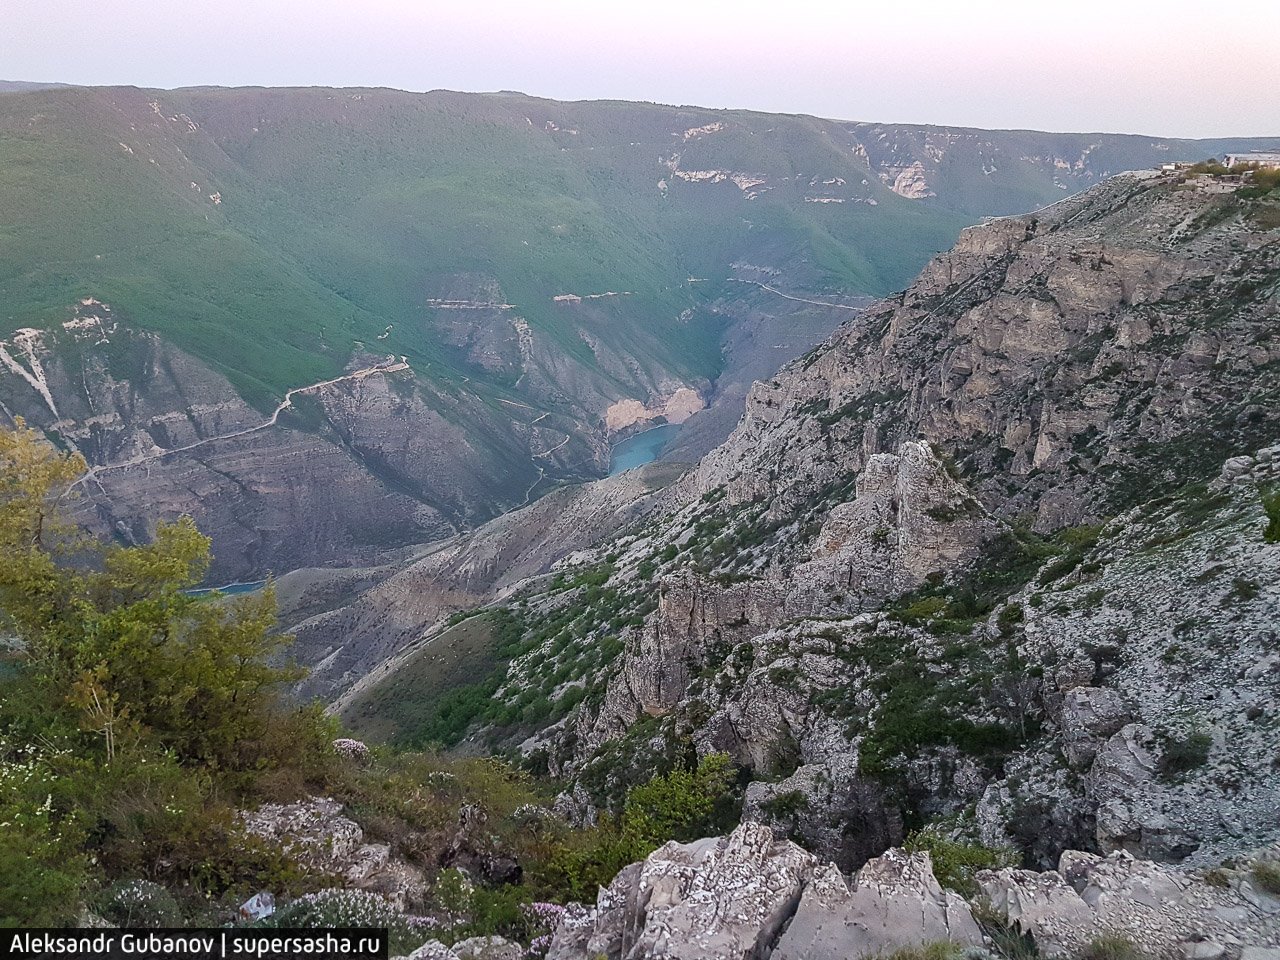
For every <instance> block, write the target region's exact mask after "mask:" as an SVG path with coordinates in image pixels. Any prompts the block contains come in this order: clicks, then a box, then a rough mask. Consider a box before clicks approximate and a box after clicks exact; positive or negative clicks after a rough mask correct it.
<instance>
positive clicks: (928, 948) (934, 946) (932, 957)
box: [881, 940, 964, 960]
mask: <svg viewBox="0 0 1280 960" xmlns="http://www.w3.org/2000/svg"><path fill="white" fill-rule="evenodd" d="M962 956H964V950H963V948H961V947H960V946H958V945H957V944H954V943H950V942H948V941H945V940H939V941H936V942H935V943H926V944H924V945H923V946H919V947H899V948H898V949H897V950H895V951H893V952H892V953H887V954H882V955H881V958H882V960H958V958H959V957H962Z"/></svg>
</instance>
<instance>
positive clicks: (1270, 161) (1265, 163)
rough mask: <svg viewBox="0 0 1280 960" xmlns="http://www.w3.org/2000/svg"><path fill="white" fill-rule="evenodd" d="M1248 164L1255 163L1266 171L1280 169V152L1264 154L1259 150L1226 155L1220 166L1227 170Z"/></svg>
mask: <svg viewBox="0 0 1280 960" xmlns="http://www.w3.org/2000/svg"><path fill="white" fill-rule="evenodd" d="M1249 163H1256V164H1257V165H1258V166H1260V167H1266V168H1268V169H1270V168H1273V167H1280V152H1277V153H1270V152H1267V153H1264V152H1263V151H1261V150H1255V151H1254V152H1253V153H1228V154H1227V155H1226V156H1225V157H1223V158H1222V165H1223V166H1224V167H1226V168H1227V169H1228V170H1230V169H1231V168H1232V167H1239V166H1242V165H1244V164H1249Z"/></svg>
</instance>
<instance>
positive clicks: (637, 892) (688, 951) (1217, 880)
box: [547, 822, 1280, 960]
mask: <svg viewBox="0 0 1280 960" xmlns="http://www.w3.org/2000/svg"><path fill="white" fill-rule="evenodd" d="M1278 859H1280V848H1272V849H1269V850H1267V851H1264V852H1263V853H1261V854H1259V855H1258V856H1257V857H1256V858H1255V859H1254V860H1253V861H1251V862H1250V863H1249V864H1245V865H1244V866H1243V867H1242V868H1241V869H1236V870H1226V869H1220V870H1218V871H1216V872H1211V873H1210V874H1207V875H1195V874H1191V873H1187V872H1184V871H1180V870H1178V869H1176V868H1173V867H1169V866H1164V865H1160V864H1156V863H1151V862H1148V861H1142V860H1137V859H1135V858H1133V857H1132V856H1130V855H1129V854H1127V853H1124V852H1116V853H1113V854H1110V855H1109V856H1106V857H1099V856H1095V855H1092V854H1087V853H1080V852H1078V851H1067V852H1065V853H1063V855H1062V859H1061V862H1060V864H1059V867H1058V869H1057V870H1050V871H1046V872H1043V873H1037V872H1034V871H1029V870H1015V869H1001V870H988V871H983V872H982V873H980V874H978V877H977V880H978V885H979V886H980V888H981V895H980V896H978V897H975V898H974V900H973V902H969V901H967V900H966V899H965V898H964V897H962V896H961V895H960V894H958V893H956V892H954V891H952V890H947V889H944V888H943V887H942V886H941V885H940V884H939V882H938V880H937V879H936V877H935V876H934V872H933V864H932V861H931V859H930V856H929V854H928V853H924V852H919V853H908V852H906V851H904V850H902V849H900V848H893V849H890V850H888V851H886V852H885V853H884V854H882V855H881V856H879V857H877V858H875V859H873V860H870V861H868V862H867V863H866V864H864V865H863V867H862V868H861V869H860V870H858V872H857V873H856V874H855V875H854V876H853V877H852V878H851V879H846V877H845V876H844V875H843V874H842V873H841V872H840V871H839V870H838V869H837V868H836V867H835V866H834V865H833V864H830V863H823V862H821V861H820V860H819V859H818V858H817V857H815V856H813V854H811V853H809V852H807V851H806V850H804V849H802V848H801V847H799V846H797V845H796V844H794V843H792V842H791V841H789V840H779V839H776V838H775V837H774V835H773V833H772V831H770V829H769V828H768V827H766V826H764V825H762V824H759V823H752V822H746V823H743V824H741V825H740V826H738V827H737V828H736V829H735V830H734V831H733V832H732V833H731V834H729V835H728V836H727V837H711V838H706V839H702V840H696V841H694V842H692V843H685V844H681V843H674V842H672V843H668V844H667V845H666V846H664V847H662V848H660V849H659V850H657V851H655V852H654V853H653V854H651V855H650V856H649V857H648V858H647V859H646V860H645V861H643V862H642V863H635V864H632V865H631V866H629V867H626V868H625V869H623V870H622V872H621V873H619V874H618V876H617V877H616V878H615V879H614V881H613V882H612V883H611V884H610V885H609V886H608V887H605V888H602V889H601V890H600V894H599V897H598V898H597V900H596V904H595V906H594V907H584V906H581V905H571V906H570V907H569V909H568V910H566V912H565V914H564V917H563V919H562V920H561V922H560V925H559V926H558V928H557V929H556V931H555V935H554V938H553V941H552V944H551V947H550V950H549V952H548V953H547V958H548V960H596V958H600V957H604V958H607V960H713V958H714V960H860V958H864V957H878V956H885V955H888V954H890V953H892V952H894V951H896V950H902V949H905V948H912V947H917V948H918V947H925V946H929V945H932V944H937V943H950V944H953V945H954V946H955V947H956V948H957V952H959V951H960V950H961V949H964V950H966V951H967V952H968V954H969V955H971V956H990V955H991V953H990V951H994V950H996V949H997V947H998V945H999V944H1001V943H1008V942H1010V941H1009V938H1010V937H1012V938H1015V939H1016V938H1018V937H1026V936H1029V937H1031V938H1032V939H1033V940H1034V943H1035V946H1036V948H1038V950H1039V951H1040V953H1041V954H1042V955H1044V956H1048V957H1082V956H1086V955H1091V951H1095V948H1096V947H1097V946H1098V945H1099V944H1112V945H1115V944H1125V945H1126V946H1129V947H1131V948H1132V949H1133V950H1134V951H1135V952H1134V953H1133V954H1132V955H1134V956H1142V955H1145V956H1149V957H1152V958H1155V957H1170V958H1176V957H1181V958H1187V960H1219V958H1221V960H1275V958H1276V957H1278V956H1280V897H1277V896H1276V895H1275V894H1274V893H1267V892H1266V891H1265V890H1262V889H1261V888H1260V886H1259V885H1257V884H1256V883H1255V882H1253V881H1252V880H1250V879H1249V878H1250V877H1252V876H1255V874H1256V872H1257V868H1258V865H1259V864H1269V863H1270V864H1274V863H1275V862H1276V861H1277V860H1278ZM1251 870H1252V871H1253V872H1250V871H1251Z"/></svg>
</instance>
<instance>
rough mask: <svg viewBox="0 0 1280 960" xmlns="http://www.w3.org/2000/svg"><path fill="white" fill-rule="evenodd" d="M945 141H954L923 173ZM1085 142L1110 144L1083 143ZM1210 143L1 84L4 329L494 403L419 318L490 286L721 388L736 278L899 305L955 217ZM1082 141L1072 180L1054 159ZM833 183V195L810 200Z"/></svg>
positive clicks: (647, 365) (554, 106)
mask: <svg viewBox="0 0 1280 960" xmlns="http://www.w3.org/2000/svg"><path fill="white" fill-rule="evenodd" d="M699 128H703V132H699ZM885 130H889V131H890V132H891V133H892V134H893V141H894V143H889V146H888V147H887V146H886V143H888V142H889V141H888V137H887V135H886V134H885V133H884V131H885ZM939 136H942V137H943V139H944V140H945V141H946V142H947V143H951V144H954V146H953V148H952V149H951V151H950V153H949V154H946V155H945V156H944V157H943V159H942V160H941V161H938V162H936V163H935V162H934V160H933V159H931V156H932V155H931V154H930V150H929V148H930V144H931V143H933V142H934V141H935V140H936V139H937V137H939ZM1095 140H1103V141H1105V142H1106V146H1105V148H1097V147H1095V148H1094V149H1093V150H1092V151H1091V150H1090V149H1088V148H1089V145H1090V144H1092V143H1093V142H1094V141H1095ZM863 141H865V143H866V145H863ZM897 141H901V142H900V143H898V142H897ZM1240 143H1241V142H1239V141H1236V142H1233V144H1234V145H1236V146H1239V145H1240ZM1170 144H1172V145H1173V146H1172V147H1170V146H1169V145H1170ZM1214 146H1218V145H1217V144H1215V145H1214ZM890 148H892V150H896V151H897V153H893V154H892V155H891V156H890V155H889V154H885V150H888V149H890ZM1207 149H1208V147H1207V145H1201V144H1194V143H1188V142H1181V143H1175V142H1172V141H1166V142H1163V143H1160V142H1157V141H1152V140H1149V139H1146V138H1120V137H1097V136H1094V137H1092V138H1091V137H1088V136H1085V135H1050V134H1036V133H1021V132H1019V133H989V132H983V131H941V132H939V131H938V130H937V129H936V128H923V127H917V128H880V127H868V126H867V125H859V124H841V123H834V122H830V121H823V120H818V119H814V118H809V117H790V116H776V115H768V114H756V113H749V112H740V111H739V112H730V111H711V110H701V109H695V108H675V107H663V106H656V105H651V104H633V103H611V102H596V103H557V102H554V101H547V100H538V99H535V98H530V97H525V96H521V95H517V94H501V95H469V94H456V93H448V92H436V93H430V94H411V93H404V92H400V91H394V90H383V89H378V90H347V89H344V90H335V89H315V88H310V89H217V88H209V89H190V90H179V91H172V92H169V91H147V90H138V89H135V88H66V89H41V90H34V91H22V92H15V93H8V94H5V95H4V96H2V97H0V305H2V306H0V336H7V335H8V334H10V333H11V332H12V331H13V330H14V329H16V328H19V327H23V326H32V325H36V326H39V325H43V324H48V323H52V322H54V321H57V320H59V319H65V317H66V316H67V309H68V306H69V305H70V304H71V303H73V302H74V301H75V300H77V299H79V298H82V297H89V296H92V297H96V298H98V299H100V300H103V301H106V302H109V303H111V304H112V305H113V306H114V307H115V308H116V311H117V313H118V315H119V316H121V317H123V318H125V319H126V320H127V321H128V322H130V323H133V324H136V325H139V326H141V327H143V328H146V329H151V330H155V331H159V332H161V333H163V334H164V335H165V336H167V337H169V338H171V339H172V340H173V341H174V342H176V343H177V344H178V345H179V346H182V347H184V348H186V349H188V350H190V351H192V352H193V353H195V354H196V355H198V356H199V357H201V358H203V359H205V360H207V361H210V362H212V363H213V364H214V365H215V366H217V367H218V368H220V369H222V370H223V371H224V372H226V373H227V374H228V375H229V376H230V377H231V378H232V380H233V382H235V383H236V384H237V385H238V387H239V388H240V389H241V390H242V391H243V392H244V394H245V395H246V397H248V398H250V399H251V400H253V401H254V402H256V403H259V404H260V405H266V404H267V403H268V402H269V400H270V398H271V397H278V396H279V395H280V394H281V393H283V392H284V390H286V389H288V388H289V387H291V386H296V385H298V384H301V383H306V382H311V381H314V380H317V379H320V378H322V377H325V376H328V375H332V374H333V373H335V372H336V371H338V370H339V369H340V368H341V367H342V366H343V365H344V364H345V363H346V362H347V361H348V359H349V357H350V355H351V353H352V352H353V350H355V349H357V348H358V346H359V345H361V344H363V345H364V347H365V348H366V349H367V350H368V351H369V352H377V353H392V352H394V353H398V354H400V353H402V354H405V355H407V356H409V357H410V359H411V361H414V368H415V369H416V370H419V371H420V372H421V371H429V375H430V376H431V377H432V378H433V379H434V380H436V381H438V382H440V383H443V384H446V385H447V384H448V383H449V382H450V381H451V380H454V379H456V378H459V377H462V376H467V377H469V378H471V379H473V380H474V379H476V378H478V379H480V380H481V381H486V380H488V381H491V384H490V385H491V388H492V389H493V390H495V391H498V392H501V391H503V390H504V389H505V388H506V386H507V385H505V384H504V383H503V381H502V377H501V376H499V375H497V374H493V373H491V372H490V373H485V372H483V371H477V370H476V369H474V367H472V366H468V364H467V362H466V361H465V360H464V359H463V358H461V357H460V356H459V353H458V351H457V350H454V349H452V348H450V347H449V346H448V345H447V344H446V342H445V340H444V338H442V337H441V335H440V333H439V329H438V326H437V324H436V323H435V321H434V319H433V315H432V311H431V310H430V309H429V308H428V305H427V301H428V300H429V299H431V298H450V297H457V296H458V294H457V293H456V291H457V290H458V289H459V285H460V284H461V285H462V286H463V287H466V286H467V285H468V284H470V285H472V286H474V285H476V284H479V285H480V286H481V287H483V288H484V289H486V290H488V291H490V292H491V293H494V292H496V293H499V294H500V296H501V298H502V300H503V301H505V302H507V303H511V304H513V305H514V308H515V309H516V310H518V312H519V315H520V316H522V317H524V318H525V319H526V320H527V321H528V322H529V324H530V325H531V327H532V328H533V329H534V330H535V331H537V332H539V333H540V334H541V335H542V336H543V337H545V338H550V339H551V340H553V341H554V342H555V343H556V344H557V345H558V346H559V347H560V348H561V349H562V350H563V353H564V354H565V355H566V356H567V357H568V358H571V359H572V360H573V361H575V362H576V363H577V364H580V365H583V366H586V367H592V368H594V367H597V366H598V363H597V361H598V359H599V358H598V356H597V353H598V351H599V350H601V349H607V351H609V352H610V353H611V354H612V355H614V356H621V357H626V358H630V359H629V361H628V362H634V363H636V364H638V365H639V366H640V367H641V368H643V369H645V370H648V371H650V372H657V373H663V372H669V373H673V374H675V375H678V376H682V377H694V378H697V377H705V378H708V379H711V378H714V377H715V375H716V373H717V371H718V369H719V364H720V354H719V343H720V336H721V333H722V323H721V321H720V320H718V319H715V318H713V317H711V316H710V315H709V314H708V313H707V312H705V311H704V310H703V306H704V304H705V302H706V299H707V298H714V297H715V296H716V295H717V293H718V292H719V289H718V287H717V286H716V284H715V282H714V281H716V280H719V279H722V278H724V277H726V276H727V275H729V274H730V273H731V272H732V271H733V269H734V267H733V265H734V264H742V263H749V264H751V265H753V266H763V267H767V268H770V269H773V270H776V271H778V274H777V275H778V276H780V277H782V278H783V281H782V282H784V283H785V284H786V285H789V286H791V287H792V288H794V289H802V290H807V291H809V292H823V293H828V294H835V295H838V294H880V293H885V292H887V291H889V290H891V289H894V288H896V287H899V286H901V285H902V284H904V283H905V282H906V281H907V280H908V279H909V278H910V277H911V276H912V275H914V273H915V272H916V271H917V270H918V269H919V267H920V266H921V265H922V263H923V262H924V260H926V259H927V258H928V257H929V256H930V255H932V254H933V253H934V252H935V251H937V250H939V249H942V248H945V247H946V246H947V245H948V244H949V243H950V242H951V240H952V239H953V238H954V235H955V234H956V232H957V231H958V230H959V229H960V227H962V226H963V225H964V224H966V223H969V222H972V221H973V220H975V219H976V218H978V217H979V216H981V215H984V214H988V213H1006V212H1011V210H1015V209H1025V208H1028V207H1031V206H1036V205H1038V204H1040V203H1043V202H1047V201H1049V200H1052V199H1054V198H1055V197H1057V196H1061V195H1063V190H1064V186H1063V178H1064V177H1065V178H1066V180H1068V181H1069V183H1070V187H1071V189H1073V190H1074V189H1075V188H1076V187H1079V186H1084V185H1086V184H1087V183H1088V182H1092V180H1093V179H1096V178H1097V177H1099V176H1101V175H1104V174H1106V173H1109V172H1112V171H1113V170H1114V169H1119V168H1121V167H1123V166H1135V165H1149V164H1151V163H1154V162H1155V161H1157V160H1160V159H1165V158H1167V157H1169V156H1172V155H1174V154H1175V153H1177V154H1179V155H1186V156H1200V155H1202V154H1203V153H1205V152H1206V151H1207ZM1171 151H1172V152H1171ZM891 152H892V151H891ZM933 152H934V153H936V152H937V151H936V150H935V151H933ZM1081 152H1083V153H1084V155H1085V158H1086V161H1088V162H1086V163H1084V164H1083V165H1082V166H1081V167H1080V169H1079V170H1068V171H1066V172H1065V173H1064V171H1063V170H1061V169H1059V168H1058V167H1056V166H1055V165H1054V163H1053V161H1052V159H1051V158H1052V157H1054V156H1057V155H1059V154H1066V155H1068V157H1074V156H1076V155H1077V154H1080V153H1081ZM881 154H884V156H881ZM917 155H918V156H919V157H923V158H924V159H925V160H928V161H929V163H931V164H933V167H930V168H929V171H928V176H930V177H931V178H932V184H933V188H934V190H935V195H934V196H933V197H930V198H927V199H920V200H912V199H906V198H904V197H902V196H899V195H898V194H897V193H894V192H893V191H892V190H891V189H889V187H890V186H891V185H892V177H891V176H890V175H882V174H883V171H882V170H880V169H879V167H876V169H874V170H873V167H874V166H875V165H877V164H880V165H883V164H886V163H887V164H897V165H904V164H906V163H908V162H910V161H911V160H912V159H913V158H914V157H916V156H917ZM996 156H998V160H994V161H991V162H988V161H989V160H990V159H991V157H996ZM868 157H870V160H868V159H867V158H868ZM885 157H888V159H885ZM1090 157H1094V158H1095V159H1096V158H1102V159H1103V160H1105V164H1104V165H1103V166H1099V165H1098V164H1097V163H1095V162H1093V161H1091V160H1089V158H1090ZM1046 158H1049V159H1046ZM984 164H987V166H994V167H996V168H997V169H996V170H994V171H990V170H987V169H986V168H985V167H984ZM935 167H936V169H934V168H935ZM707 171H711V172H715V171H719V172H721V173H724V174H725V175H726V176H725V177H723V178H720V179H719V180H716V179H715V178H714V177H709V176H704V175H703V174H704V173H705V172H707ZM891 173H892V170H891V171H890V174H891ZM730 174H735V175H738V176H739V177H741V178H745V179H742V182H741V183H735V182H733V180H732V179H730V178H729V177H728V175H730ZM700 177H701V179H699V178H700ZM755 180H758V181H759V184H758V185H757V186H754V187H753V186H743V185H742V183H748V184H749V183H750V182H751V181H755ZM660 181H661V183H660ZM832 190H837V191H838V192H841V196H840V197H838V198H828V201H827V202H820V201H821V200H822V196H821V195H822V194H823V191H826V192H827V193H830V192H831V191H832ZM815 194H818V195H819V196H815ZM837 201H838V202H837ZM691 276H696V277H699V278H710V280H711V281H712V282H711V283H709V284H703V285H700V286H698V285H690V284H688V283H686V282H685V281H686V280H687V278H689V277H691ZM607 291H615V292H621V291H625V292H628V293H629V294H630V296H628V297H625V298H615V299H614V300H613V301H601V302H600V306H599V307H597V308H595V309H593V310H592V311H591V312H590V314H589V315H588V316H587V318H586V319H584V317H583V315H582V312H581V311H577V312H575V311H573V310H568V309H566V308H565V307H564V305H563V304H558V303H556V302H555V301H554V300H553V298H554V297H556V296H560V295H563V294H570V293H572V294H599V293H604V292H607ZM388 327H390V332H389V333H388V332H387V328H388ZM264 346H269V349H264ZM597 372H598V371H597ZM473 389H474V387H473Z"/></svg>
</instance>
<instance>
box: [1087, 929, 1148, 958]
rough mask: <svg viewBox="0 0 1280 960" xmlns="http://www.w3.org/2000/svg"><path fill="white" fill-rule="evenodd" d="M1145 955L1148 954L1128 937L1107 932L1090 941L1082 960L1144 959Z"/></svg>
mask: <svg viewBox="0 0 1280 960" xmlns="http://www.w3.org/2000/svg"><path fill="white" fill-rule="evenodd" d="M1145 957H1146V954H1144V953H1143V952H1142V951H1141V950H1140V949H1139V948H1138V947H1137V945H1135V944H1134V942H1133V941H1132V940H1130V939H1129V938H1128V937H1126V936H1124V935H1122V934H1119V933H1106V934H1103V935H1102V936H1100V937H1095V938H1094V939H1093V940H1092V941H1090V943H1089V945H1088V946H1087V947H1085V948H1084V953H1082V954H1081V955H1080V960H1144V958H1145Z"/></svg>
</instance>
